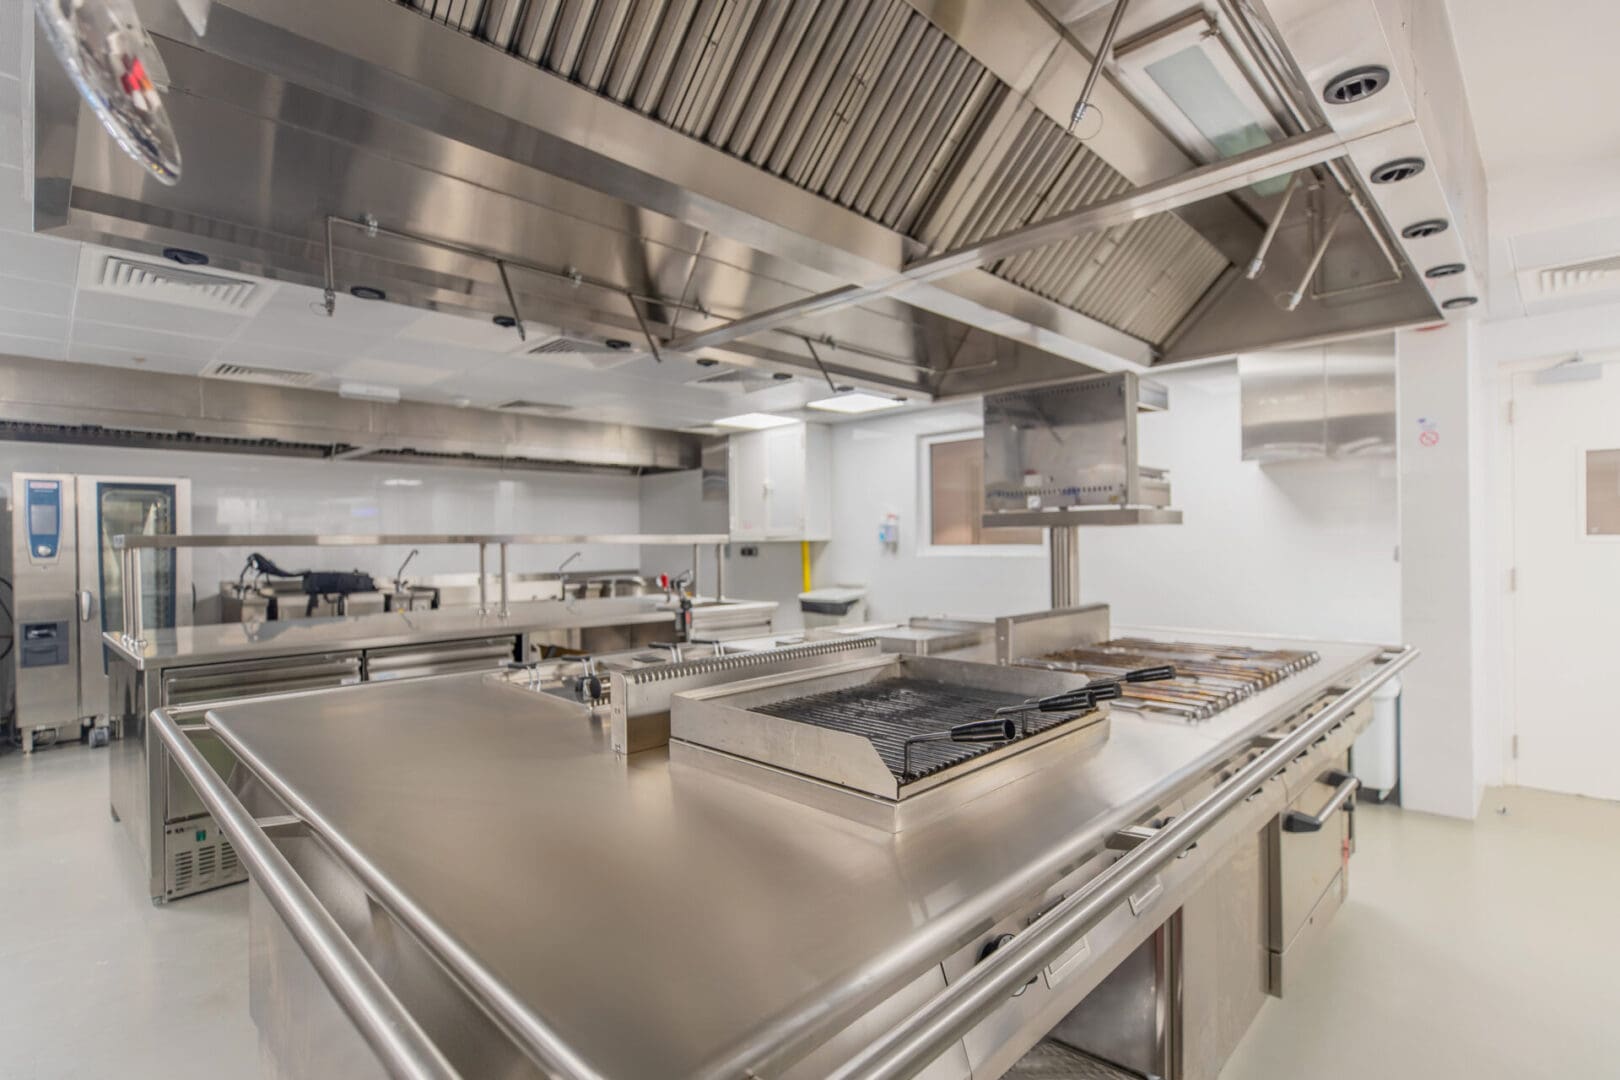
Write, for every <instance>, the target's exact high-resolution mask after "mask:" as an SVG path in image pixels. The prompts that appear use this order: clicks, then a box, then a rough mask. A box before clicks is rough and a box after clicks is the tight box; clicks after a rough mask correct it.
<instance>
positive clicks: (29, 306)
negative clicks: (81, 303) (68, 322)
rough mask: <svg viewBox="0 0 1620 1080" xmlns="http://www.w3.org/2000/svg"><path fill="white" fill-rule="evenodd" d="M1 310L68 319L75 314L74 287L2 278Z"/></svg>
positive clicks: (24, 279) (0, 288) (26, 279)
mask: <svg viewBox="0 0 1620 1080" xmlns="http://www.w3.org/2000/svg"><path fill="white" fill-rule="evenodd" d="M0 308H10V309H11V310H13V311H37V312H40V313H42V314H45V315H60V316H61V317H63V318H67V317H68V316H69V315H71V314H72V313H73V287H72V286H70V285H57V284H55V283H53V282H49V281H33V280H30V279H28V278H14V277H0Z"/></svg>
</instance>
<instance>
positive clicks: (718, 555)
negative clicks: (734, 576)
mask: <svg viewBox="0 0 1620 1080" xmlns="http://www.w3.org/2000/svg"><path fill="white" fill-rule="evenodd" d="M714 598H715V599H716V600H724V599H725V598H726V545H724V544H716V545H714Z"/></svg>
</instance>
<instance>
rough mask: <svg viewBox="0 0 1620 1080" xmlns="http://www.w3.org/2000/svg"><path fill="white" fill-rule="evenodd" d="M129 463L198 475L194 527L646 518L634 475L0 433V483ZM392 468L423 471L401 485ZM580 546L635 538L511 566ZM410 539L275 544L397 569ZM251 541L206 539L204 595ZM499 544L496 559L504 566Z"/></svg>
mask: <svg viewBox="0 0 1620 1080" xmlns="http://www.w3.org/2000/svg"><path fill="white" fill-rule="evenodd" d="M14 471H21V472H68V473H119V474H129V475H137V476H176V477H189V478H190V479H191V499H192V509H191V531H192V532H194V533H250V532H255V533H401V532H414V533H447V532H466V533H488V532H531V533H542V532H550V533H588V532H604V533H634V532H638V531H639V530H640V522H641V507H640V501H639V499H638V481H637V479H636V478H635V477H629V476H623V477H621V476H575V475H568V474H563V473H539V472H520V471H513V472H506V471H498V470H493V469H441V468H425V467H421V466H387V465H375V464H367V463H364V462H324V461H303V460H299V459H294V458H269V457H254V456H249V455H237V454H208V453H193V452H188V451H158V450H122V449H114V448H106V447H92V446H54V445H47V444H32V443H15V442H3V443H0V489H4V490H5V491H6V494H7V496H8V497H9V488H10V486H11V474H12V472H14ZM389 479H404V480H419V481H421V485H420V486H416V487H399V486H390V485H388V484H387V483H386V481H387V480H389ZM575 550H581V551H582V552H583V553H582V555H581V556H580V558H579V559H577V560H575V561H574V563H573V564H572V565H571V566H570V567H569V569H570V571H575V570H588V569H622V568H627V567H629V568H633V567H635V566H636V565H637V564H638V562H639V559H640V556H639V552H638V551H637V550H636V549H634V548H629V547H622V546H598V547H592V548H584V549H578V548H574V547H555V548H553V547H519V548H513V549H512V550H511V560H512V564H511V565H512V570H513V572H539V571H548V570H555V569H556V567H557V564H558V563H559V562H561V561H562V560H563V559H565V558H567V557H568V556H569V555H570V554H572V553H573V552H574V551H575ZM408 551H409V549H408V548H405V549H397V550H396V549H394V548H367V547H360V548H324V549H320V548H305V549H276V550H271V551H266V552H265V554H266V555H268V556H269V557H270V558H271V559H272V560H274V561H275V562H277V563H279V564H280V565H282V566H283V567H285V568H287V569H288V570H299V569H306V568H315V569H334V570H346V569H351V568H359V569H362V570H365V571H366V572H368V573H373V574H378V575H391V574H393V572H394V571H395V570H396V569H397V568H398V566H399V564H400V561H401V560H402V559H403V558H404V557H405V555H406V553H407V552H408ZM247 553H248V552H247V549H241V550H238V549H234V548H221V549H200V550H198V551H196V552H194V553H193V563H192V574H193V579H194V581H195V582H196V585H197V591H198V594H199V595H200V596H207V595H208V594H211V593H213V592H216V591H217V590H218V583H219V581H220V580H222V579H226V578H229V579H234V578H235V577H236V576H237V574H238V573H239V572H240V570H241V568H242V561H243V559H244V558H246V556H247ZM477 559H478V555H477V552H476V550H475V549H473V548H471V547H429V548H423V549H422V551H421V554H419V555H418V556H417V557H416V558H415V559H414V560H412V562H411V569H410V574H411V575H413V576H421V575H428V574H438V573H467V572H472V571H476V570H477V568H478V561H477ZM494 560H495V556H494V553H493V552H492V553H491V556H490V569H491V571H492V572H493V570H494V568H495V561H494Z"/></svg>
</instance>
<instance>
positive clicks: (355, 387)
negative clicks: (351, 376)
mask: <svg viewBox="0 0 1620 1080" xmlns="http://www.w3.org/2000/svg"><path fill="white" fill-rule="evenodd" d="M338 397H345V398H353V399H355V400H358V401H398V400H399V388H398V387H394V386H378V385H377V384H376V383H362V382H343V383H339V384H338Z"/></svg>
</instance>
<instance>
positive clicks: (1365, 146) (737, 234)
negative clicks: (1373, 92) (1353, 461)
mask: <svg viewBox="0 0 1620 1080" xmlns="http://www.w3.org/2000/svg"><path fill="white" fill-rule="evenodd" d="M136 6H137V8H138V10H139V12H140V14H141V17H142V19H143V21H144V22H145V25H146V27H147V29H148V30H149V31H150V32H151V33H152V35H153V37H154V39H155V40H156V42H157V46H158V49H159V52H160V53H161V56H162V59H163V61H164V65H165V68H166V70H165V71H163V72H160V73H158V75H159V76H160V82H162V83H164V84H165V85H166V86H167V94H166V98H165V101H166V102H167V106H168V109H169V112H170V115H171V117H172V118H173V122H174V125H175V129H176V131H177V132H178V134H179V137H180V140H181V143H182V148H183V151H184V154H185V162H186V164H185V176H184V178H183V180H182V182H181V183H179V184H178V185H176V186H174V187H167V186H164V185H163V184H160V183H158V182H156V181H155V180H153V179H152V178H151V177H150V176H148V175H147V174H146V173H145V172H144V171H143V170H142V169H141V168H140V167H139V166H137V165H136V164H135V163H134V162H132V161H130V160H128V159H126V158H124V157H123V155H122V154H121V153H120V152H119V151H118V149H117V147H116V146H115V145H114V144H113V143H112V142H111V141H110V140H109V139H107V138H106V137H105V135H104V134H103V133H102V132H101V131H100V129H99V128H98V126H97V125H96V123H95V122H94V120H93V118H92V117H91V116H90V114H89V112H88V110H87V109H86V108H84V107H82V106H81V104H80V103H79V100H78V98H77V96H76V95H75V93H74V91H73V88H72V86H71V84H70V83H69V82H68V80H67V79H66V77H65V75H64V74H63V73H62V71H61V70H60V68H59V67H58V66H57V65H56V64H55V62H54V60H52V59H51V58H50V56H49V54H48V52H47V51H46V49H45V48H44V46H43V45H42V44H41V43H40V42H39V41H38V40H36V42H35V60H36V62H35V65H34V75H33V80H34V95H33V100H34V112H33V132H32V134H33V151H34V152H33V165H34V176H33V192H34V200H35V215H36V217H35V225H36V228H37V229H39V230H42V231H46V232H50V233H55V234H59V235H64V236H69V237H75V238H79V239H83V240H89V241H94V242H97V243H102V244H106V245H110V246H114V247H120V248H125V249H130V250H135V251H139V252H144V253H147V254H157V255H161V254H162V253H164V252H165V251H166V250H171V249H178V250H179V251H181V252H182V253H185V252H196V253H200V254H202V255H204V256H206V257H207V259H208V260H209V262H210V264H211V265H213V266H218V267H223V268H226V269H230V270H237V271H243V272H249V273H254V274H260V275H264V276H267V277H271V278H276V279H280V280H289V281H295V282H299V283H302V284H306V285H314V286H317V287H321V286H324V287H327V288H328V289H330V290H331V291H332V292H333V294H334V302H335V303H347V302H352V301H351V300H350V298H349V296H348V293H349V291H350V290H353V289H357V288H358V289H360V290H362V291H364V290H366V289H380V290H383V291H384V292H385V293H386V294H387V297H388V299H389V300H391V301H398V302H403V303H407V304H412V305H416V306H420V307H425V308H433V309H441V310H450V311H458V312H464V313H477V314H481V315H483V316H485V317H491V316H511V315H513V314H514V313H515V314H516V316H517V317H518V318H519V319H523V318H530V319H536V320H543V321H544V322H545V323H547V324H550V325H553V326H558V327H561V328H562V329H563V330H564V332H565V333H567V334H568V335H570V336H577V337H579V338H581V339H584V340H597V341H600V340H603V339H606V338H614V339H624V340H627V341H631V342H634V343H636V346H637V347H638V348H645V349H646V351H648V352H654V353H657V352H659V351H660V350H668V349H677V350H681V351H685V352H688V353H690V354H693V355H697V356H706V355H712V356H715V357H717V358H724V359H726V360H727V361H729V362H732V363H737V364H741V365H744V366H766V367H775V368H780V367H789V368H796V369H811V370H814V369H816V368H817V367H822V366H824V367H825V369H826V370H827V371H828V372H830V373H831V375H832V376H835V377H838V378H839V379H840V380H841V381H845V382H851V383H855V384H859V385H866V386H872V387H881V388H885V389H891V390H893V389H900V390H905V391H907V392H910V393H913V394H920V395H926V396H935V397H941V396H944V397H949V396H959V395H966V394H978V393H983V392H986V391H992V390H998V389H1005V388H1009V387H1019V386H1027V385H1035V384H1039V383H1043V382H1051V381H1056V380H1060V379H1066V378H1071V377H1073V376H1075V375H1076V374H1084V373H1086V372H1087V371H1088V370H1137V371H1141V370H1145V369H1147V368H1148V367H1150V366H1152V365H1153V364H1155V363H1163V362H1172V361H1175V360H1181V359H1191V358H1198V357H1201V356H1209V355H1221V354H1223V353H1224V354H1230V353H1231V352H1233V351H1237V350H1239V349H1244V348H1249V347H1255V346H1261V345H1277V344H1282V343H1286V342H1290V341H1311V340H1323V339H1327V338H1332V337H1337V336H1343V335H1346V334H1350V333H1356V332H1365V331H1367V330H1370V329H1384V328H1389V327H1393V326H1405V325H1413V324H1415V323H1420V322H1424V321H1431V320H1433V319H1435V318H1437V317H1438V316H1439V309H1438V307H1437V305H1436V302H1435V299H1434V297H1433V296H1432V295H1431V294H1430V292H1429V290H1428V289H1427V288H1426V287H1425V285H1424V283H1423V278H1422V275H1420V274H1418V273H1416V272H1414V270H1413V269H1412V267H1411V265H1410V264H1409V263H1408V262H1407V261H1406V258H1405V255H1404V254H1403V252H1402V249H1401V248H1400V247H1399V246H1398V245H1394V244H1391V242H1390V237H1391V236H1392V235H1393V233H1392V232H1391V231H1390V230H1389V227H1388V223H1387V222H1385V221H1384V220H1383V219H1382V217H1381V216H1380V214H1379V212H1378V207H1377V206H1376V205H1375V204H1374V203H1373V202H1372V201H1371V200H1368V199H1364V198H1361V197H1360V196H1358V195H1356V191H1357V190H1358V184H1352V185H1351V192H1352V195H1353V196H1355V197H1356V198H1357V200H1358V202H1359V203H1360V206H1359V208H1358V212H1359V213H1360V214H1361V216H1362V218H1363V220H1364V221H1365V223H1366V224H1365V226H1364V228H1363V230H1362V232H1356V231H1355V230H1352V229H1350V228H1349V227H1345V228H1344V229H1343V230H1341V232H1342V235H1340V236H1338V237H1337V238H1336V240H1335V243H1334V244H1333V245H1332V246H1331V248H1330V249H1329V255H1328V258H1327V259H1326V260H1325V261H1324V262H1323V263H1322V266H1321V269H1320V271H1319V273H1318V274H1317V275H1316V276H1315V277H1314V278H1313V281H1314V282H1315V285H1314V286H1313V287H1312V288H1311V290H1310V295H1307V296H1306V297H1305V299H1304V303H1303V304H1302V305H1301V306H1300V308H1299V310H1296V311H1292V312H1286V311H1283V310H1281V309H1280V308H1279V307H1278V305H1277V303H1276V302H1275V298H1276V294H1277V292H1278V288H1279V286H1278V283H1279V282H1283V281H1291V280H1292V279H1293V278H1295V277H1298V276H1299V275H1300V272H1301V271H1302V269H1303V268H1304V267H1305V266H1306V265H1307V263H1308V262H1309V259H1310V255H1311V253H1312V251H1313V250H1314V248H1315V247H1316V246H1317V243H1318V241H1319V239H1320V237H1319V234H1320V233H1321V232H1322V229H1323V226H1322V225H1321V222H1323V221H1325V220H1332V219H1333V218H1334V217H1336V216H1337V215H1338V213H1339V212H1340V209H1341V208H1342V206H1341V204H1343V203H1344V201H1345V197H1344V195H1343V194H1341V193H1340V191H1339V190H1338V188H1337V187H1336V186H1335V185H1334V184H1333V183H1331V182H1330V179H1331V178H1330V177H1329V176H1328V175H1327V173H1326V172H1322V173H1321V177H1320V180H1313V181H1312V182H1311V184H1310V185H1302V186H1309V187H1310V190H1309V191H1307V192H1306V194H1305V195H1302V196H1300V197H1299V198H1297V199H1295V200H1294V213H1293V216H1292V217H1291V218H1290V219H1289V220H1287V221H1285V222H1284V223H1283V225H1282V227H1281V228H1279V229H1278V230H1276V236H1275V240H1274V243H1273V244H1272V246H1271V248H1270V253H1269V257H1268V265H1269V266H1270V267H1271V269H1270V270H1268V273H1267V276H1266V277H1263V278H1261V279H1260V280H1259V281H1254V282H1250V281H1247V280H1245V279H1244V278H1243V276H1242V274H1241V272H1240V267H1242V266H1243V265H1246V264H1247V263H1248V261H1249V260H1250V258H1251V257H1252V256H1253V254H1254V252H1255V249H1256V247H1257V245H1258V244H1259V242H1260V240H1261V238H1262V236H1263V235H1264V234H1265V232H1266V228H1265V227H1266V223H1267V221H1268V215H1270V214H1272V213H1274V212H1275V210H1276V209H1277V205H1278V202H1279V200H1280V198H1281V196H1280V195H1278V194H1276V193H1275V192H1276V188H1277V184H1276V181H1278V180H1279V179H1282V180H1283V182H1284V183H1286V179H1285V178H1286V177H1287V176H1288V175H1289V174H1290V173H1292V172H1293V171H1295V170H1297V169H1307V168H1309V167H1317V166H1321V167H1322V168H1324V169H1325V168H1332V169H1334V170H1336V171H1339V172H1342V173H1344V174H1346V175H1350V176H1352V177H1354V175H1356V166H1355V165H1354V163H1353V161H1352V160H1351V159H1352V157H1353V156H1354V155H1356V154H1357V153H1362V154H1365V153H1373V152H1376V150H1377V147H1376V146H1375V145H1373V143H1376V141H1377V140H1378V139H1386V140H1387V138H1388V137H1389V130H1390V126H1389V125H1387V124H1386V125H1384V127H1382V128H1380V129H1379V131H1378V132H1375V133H1374V134H1372V135H1367V134H1361V133H1357V132H1349V133H1346V134H1340V133H1337V132H1335V131H1333V130H1331V129H1330V128H1329V127H1328V126H1327V125H1326V124H1325V123H1324V122H1323V117H1322V111H1321V110H1320V109H1319V108H1317V107H1316V106H1314V105H1312V106H1310V108H1308V109H1304V110H1303V111H1302V112H1301V113H1300V115H1301V116H1302V117H1303V120H1300V119H1299V118H1298V117H1295V118H1294V119H1290V120H1288V121H1287V123H1286V124H1284V125H1283V126H1282V127H1279V129H1278V137H1277V138H1276V139H1275V140H1273V141H1272V142H1271V143H1270V144H1269V145H1261V146H1258V147H1257V148H1255V149H1253V150H1251V151H1249V152H1248V153H1245V154H1241V155H1239V156H1238V157H1236V158H1233V159H1232V160H1230V161H1226V162H1221V161H1214V162H1210V161H1208V160H1205V159H1206V158H1207V156H1208V155H1204V157H1203V158H1201V157H1200V155H1199V152H1198V149H1197V148H1189V147H1187V146H1184V145H1182V144H1181V143H1179V142H1178V141H1177V139H1176V138H1175V136H1174V132H1173V131H1171V130H1168V129H1167V127H1166V125H1165V124H1164V123H1162V122H1161V121H1160V120H1159V119H1158V118H1156V117H1155V116H1153V115H1151V112H1150V110H1148V109H1145V108H1144V107H1143V105H1142V104H1140V103H1139V102H1138V101H1137V99H1136V97H1133V95H1132V94H1131V93H1130V91H1129V87H1128V85H1126V84H1125V83H1124V82H1121V81H1119V80H1117V79H1114V78H1111V79H1106V80H1104V81H1103V82H1102V83H1101V84H1100V85H1099V88H1098V92H1097V97H1096V99H1095V100H1096V102H1097V104H1098V107H1099V109H1100V110H1101V112H1102V114H1103V115H1104V116H1105V117H1106V123H1105V126H1104V128H1103V130H1102V131H1101V132H1100V133H1098V134H1097V135H1096V136H1095V137H1094V138H1091V139H1089V140H1086V141H1082V140H1081V139H1079V138H1077V137H1075V136H1074V135H1073V134H1071V133H1070V132H1068V131H1067V130H1066V128H1065V122H1066V119H1067V111H1066V110H1067V109H1068V108H1070V107H1072V104H1073V98H1074V95H1075V93H1076V92H1077V89H1078V86H1079V83H1080V82H1081V81H1082V80H1083V78H1084V76H1085V74H1086V72H1087V70H1089V59H1088V56H1087V53H1086V52H1085V50H1084V49H1083V48H1082V46H1081V45H1080V43H1079V40H1078V38H1077V37H1076V36H1074V35H1072V34H1071V33H1070V32H1069V31H1068V30H1067V29H1066V28H1065V27H1064V26H1062V25H1061V24H1059V23H1058V22H1056V21H1055V20H1054V19H1053V18H1052V17H1051V16H1050V15H1048V14H1047V13H1046V12H1045V11H1044V10H1043V9H1042V8H1041V7H1040V6H1039V5H1037V4H1035V3H1034V2H1032V0H1016V2H1005V0H1004V2H991V0H970V2H967V3H963V2H961V0H953V2H945V0H937V2H936V0H793V2H788V0H414V2H413V3H402V2H401V3H396V2H389V0H321V2H319V3H317V2H315V0H215V2H214V3H213V4H212V5H211V9H210V13H209V17H208V22H207V33H206V36H199V35H198V34H197V33H196V32H195V31H194V29H193V28H192V25H191V24H190V23H189V22H188V21H187V19H186V18H185V16H184V14H183V13H182V11H181V10H180V9H179V8H178V7H176V6H175V5H174V3H173V0H137V4H136ZM1163 6H1164V5H1160V4H1156V3H1152V2H1150V0H1143V2H1142V3H1140V4H1139V5H1136V6H1134V7H1133V9H1132V12H1131V15H1130V17H1129V19H1128V20H1127V22H1126V33H1127V34H1130V35H1136V36H1138V37H1140V35H1141V33H1143V32H1144V29H1143V28H1142V27H1141V26H1140V25H1139V24H1140V23H1141V21H1142V20H1144V19H1152V18H1157V17H1159V14H1160V9H1161V8H1162V7H1163ZM1172 6H1173V5H1172ZM1250 6H1251V5H1250V4H1249V3H1248V2H1247V0H1245V2H1243V3H1241V4H1236V5H1230V4H1229V5H1223V11H1224V10H1226V9H1227V8H1242V9H1244V10H1247V9H1249V8H1250ZM1138 8H1139V9H1140V11H1139V10H1138ZM1222 17H1223V18H1227V19H1230V18H1231V16H1230V15H1223V16H1222ZM1222 25H1223V27H1224V26H1225V25H1226V24H1225V23H1223V24H1222ZM1255 26H1258V27H1259V31H1260V32H1268V31H1267V29H1266V25H1265V22H1264V20H1257V21H1256V23H1255ZM1255 26H1247V29H1248V30H1249V31H1250V32H1256V31H1255ZM1234 36H1235V35H1234ZM1122 40H1123V39H1122ZM1266 40H1267V41H1268V42H1270V45H1271V46H1273V47H1274V46H1275V44H1276V43H1275V41H1273V40H1272V39H1271V38H1270V37H1267V39H1266ZM1238 55H1240V56H1241V55H1244V54H1243V53H1242V52H1241V50H1240V52H1239V53H1238ZM1272 62H1273V63H1280V64H1282V66H1284V67H1288V65H1287V57H1286V54H1284V55H1283V57H1282V59H1281V60H1280V61H1279V60H1277V58H1275V57H1273V58H1272ZM1110 70H1111V71H1112V69H1110ZM1245 70H1247V69H1245ZM1290 70H1292V69H1291V68H1290ZM1296 74H1297V73H1296ZM1369 140H1372V143H1370V142H1369ZM1369 147H1370V148H1369ZM1200 165H1203V166H1204V167H1203V169H1202V170H1199V169H1198V166H1200ZM1301 175H1302V176H1304V175H1306V173H1301ZM1250 181H1254V182H1255V183H1261V182H1270V183H1269V186H1265V185H1262V186H1260V187H1258V188H1252V189H1251V188H1249V182H1250ZM1246 189H1247V190H1246ZM1306 211H1309V213H1307V212H1306ZM1064 215H1068V217H1067V218H1066V219H1065V220H1063V221H1062V222H1061V223H1060V225H1059V226H1058V227H1056V228H1048V229H1046V230H1045V231H1042V229H1041V226H1042V225H1043V223H1050V222H1052V221H1053V220H1054V219H1055V218H1063V216H1064ZM1351 216H1353V215H1351ZM1019 230H1023V232H1022V233H1021V234H1020V233H1019ZM1009 234H1017V235H1014V236H1013V237H1012V239H1011V240H1009V239H1008V238H1009ZM1358 237H1359V239H1358ZM1020 245H1022V246H1020ZM1379 274H1383V275H1384V276H1385V280H1384V282H1383V283H1382V284H1380V283H1379V277H1378V275H1379ZM515 333H516V330H514V334H515Z"/></svg>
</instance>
